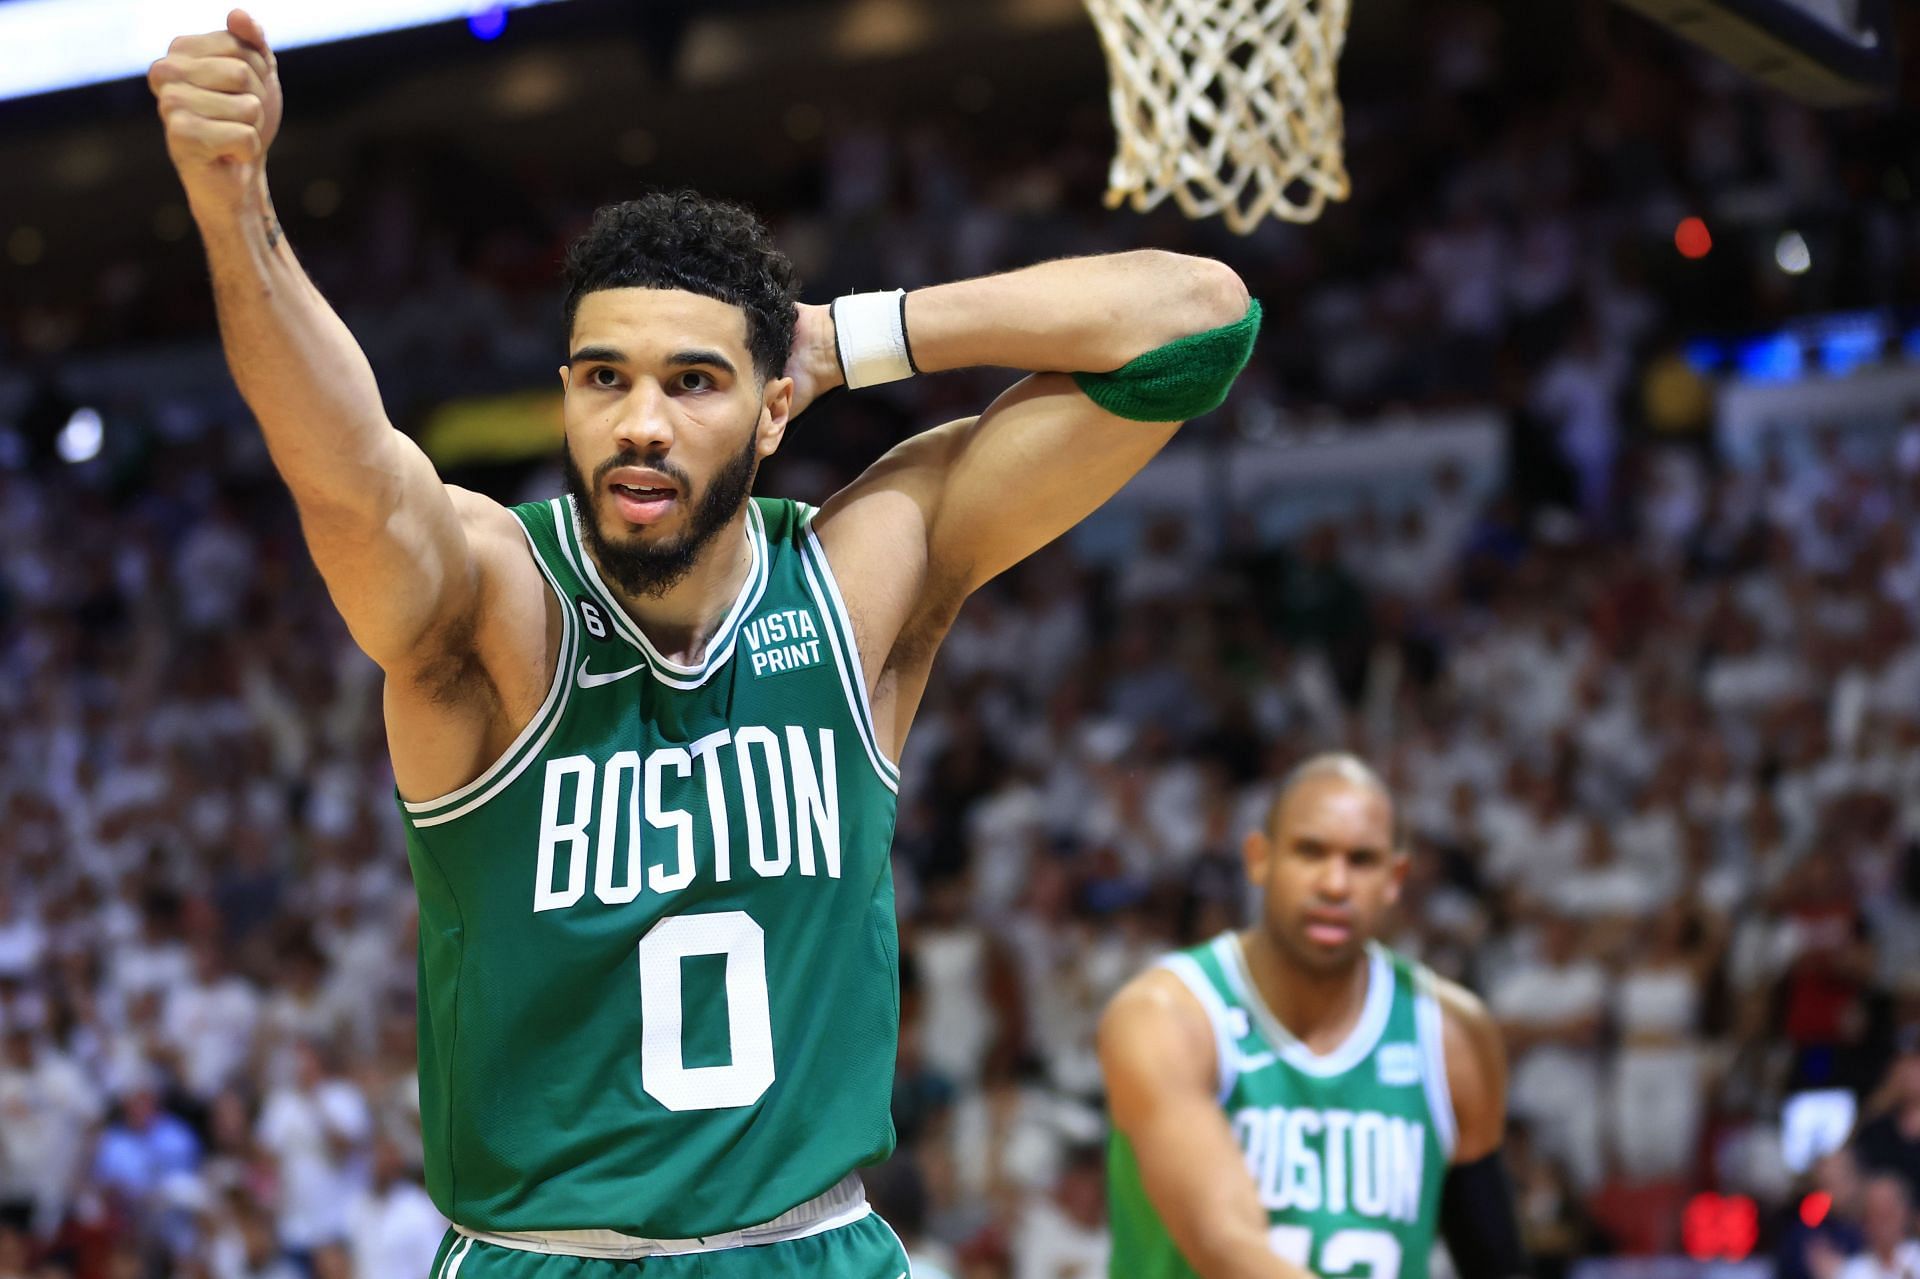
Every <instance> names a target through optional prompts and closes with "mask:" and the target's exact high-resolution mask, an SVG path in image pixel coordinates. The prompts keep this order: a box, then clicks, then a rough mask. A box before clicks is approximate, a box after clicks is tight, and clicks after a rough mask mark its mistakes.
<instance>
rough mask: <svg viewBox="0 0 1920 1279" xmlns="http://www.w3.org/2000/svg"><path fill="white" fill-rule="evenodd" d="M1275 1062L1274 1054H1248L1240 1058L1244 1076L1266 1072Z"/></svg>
mask: <svg viewBox="0 0 1920 1279" xmlns="http://www.w3.org/2000/svg"><path fill="white" fill-rule="evenodd" d="M1275 1060H1276V1058H1275V1057H1274V1055H1273V1054H1272V1053H1246V1054H1244V1055H1242V1056H1241V1058H1240V1073H1241V1074H1243V1075H1244V1074H1248V1073H1250V1072H1252V1071H1255V1070H1265V1069H1266V1068H1267V1067H1268V1066H1271V1065H1272V1064H1273V1063H1274V1061H1275Z"/></svg>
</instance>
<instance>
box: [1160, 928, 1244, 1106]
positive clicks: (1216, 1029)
mask: <svg viewBox="0 0 1920 1279" xmlns="http://www.w3.org/2000/svg"><path fill="white" fill-rule="evenodd" d="M1160 966H1161V967H1162V968H1164V969H1166V970H1167V971H1168V972H1170V973H1172V974H1173V975H1174V976H1175V977H1177V978H1179V979H1180V984H1181V985H1182V986H1185V987H1186V988H1187V989H1188V990H1190V991H1192V992H1193V997H1194V998H1195V999H1197V1000H1199V1001H1200V1006H1201V1007H1202V1008H1204V1009H1206V1011H1207V1021H1208V1022H1209V1023H1211V1024H1212V1026H1213V1054H1214V1059H1215V1062H1216V1069H1215V1074H1216V1075H1217V1077H1218V1079H1219V1081H1220V1096H1219V1101H1220V1104H1221V1105H1223V1106H1224V1105H1226V1104H1227V1097H1228V1096H1229V1095H1230V1094H1231V1093H1232V1092H1233V1086H1234V1085H1235V1084H1236V1083H1239V1082H1240V1045H1239V1044H1238V1043H1236V1042H1235V1041H1234V1038H1233V1035H1232V1033H1231V1032H1230V1030H1229V1028H1228V1023H1229V1022H1230V1021H1231V1020H1232V1018H1231V1017H1229V1016H1228V1012H1227V1001H1226V1000H1224V999H1222V998H1220V992H1219V991H1217V990H1215V989H1214V988H1213V983H1212V982H1211V981H1208V980H1207V974H1206V970H1205V969H1203V968H1201V967H1200V965H1199V964H1197V963H1195V962H1194V959H1193V956H1191V955H1181V954H1177V953H1176V954H1172V955H1168V956H1167V957H1166V958H1165V959H1162V960H1161V961H1160Z"/></svg>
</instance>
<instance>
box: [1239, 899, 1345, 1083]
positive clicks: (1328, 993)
mask: <svg viewBox="0 0 1920 1279" xmlns="http://www.w3.org/2000/svg"><path fill="white" fill-rule="evenodd" d="M1240 945H1241V949H1242V951H1243V952H1244V953H1245V954H1246V957H1247V971H1248V972H1249V973H1250V974H1251V975H1252V977H1253V985H1254V988H1255V989H1256V990H1257V991H1258V992H1259V994H1260V998H1261V999H1262V1000H1263V1001H1264V1002H1265V1003H1266V1005H1267V1009H1268V1011H1269V1012H1271V1013H1272V1014H1273V1016H1274V1020H1276V1021H1278V1022H1279V1023H1280V1024H1281V1025H1282V1026H1285V1027H1286V1028H1287V1030H1288V1031H1289V1032H1290V1033H1291V1034H1292V1035H1293V1037H1294V1038H1296V1039H1298V1040H1299V1041H1300V1042H1301V1043H1303V1044H1305V1045H1306V1046H1307V1047H1308V1048H1309V1049H1310V1050H1312V1051H1313V1052H1316V1053H1328V1052H1331V1051H1333V1049H1335V1048H1338V1047H1339V1046H1340V1045H1341V1043H1343V1042H1344V1041H1345V1040H1346V1038H1347V1036H1348V1035H1349V1034H1350V1033H1352V1031H1353V1028H1354V1026H1355V1025H1357V1024H1358V1023H1359V1021H1360V1012H1361V1010H1362V1009H1363V1008H1364V1007H1365V1006H1366V1002H1367V980H1368V973H1369V971H1370V970H1371V969H1372V965H1371V964H1370V963H1368V962H1367V956H1366V953H1365V952H1362V953H1361V954H1360V956H1359V957H1358V958H1357V959H1355V960H1354V962H1353V963H1352V964H1351V965H1350V966H1349V967H1347V968H1344V969H1340V970H1337V971H1334V972H1321V971H1318V970H1315V969H1311V968H1307V967H1305V966H1304V965H1302V964H1299V963H1297V962H1295V961H1294V960H1293V959H1291V958H1290V957H1289V956H1288V955H1287V953H1286V951H1285V950H1284V949H1283V948H1282V947H1279V946H1275V945H1274V944H1273V943H1272V942H1270V941H1268V940H1267V937H1266V935H1265V934H1264V933H1263V932H1261V930H1260V929H1258V928H1249V929H1247V930H1246V931H1245V932H1243V933H1241V934H1240Z"/></svg>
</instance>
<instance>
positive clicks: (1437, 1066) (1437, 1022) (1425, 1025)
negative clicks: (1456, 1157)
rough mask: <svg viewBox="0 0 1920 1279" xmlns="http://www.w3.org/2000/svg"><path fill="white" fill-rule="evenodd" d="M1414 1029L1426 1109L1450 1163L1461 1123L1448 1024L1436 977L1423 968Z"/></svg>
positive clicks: (1417, 977) (1417, 984)
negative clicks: (1456, 1108) (1455, 1103)
mask: <svg viewBox="0 0 1920 1279" xmlns="http://www.w3.org/2000/svg"><path fill="white" fill-rule="evenodd" d="M1413 1020H1414V1027H1415V1029H1416V1031H1417V1032H1418V1034H1419V1037H1420V1048H1421V1054H1420V1055H1421V1065H1422V1067H1423V1069H1422V1070H1421V1072H1420V1073H1421V1076H1422V1082H1423V1083H1424V1084H1425V1085H1426V1090H1427V1109H1428V1110H1429V1111H1431V1112H1433V1128H1434V1135H1435V1136H1437V1137H1438V1138H1439V1139H1440V1149H1441V1151H1442V1153H1444V1154H1445V1155H1446V1157H1447V1160H1448V1161H1449V1162H1451V1161H1452V1160H1453V1152H1454V1149H1455V1148H1456V1147H1457V1146H1458V1145H1459V1144H1460V1120H1459V1117H1458V1116H1456V1115H1455V1114H1454V1113H1453V1088H1452V1085H1450V1084H1449V1083H1448V1082H1447V1034H1446V1023H1445V1019H1444V1016H1443V1014H1442V1013H1441V1011H1440V1000H1439V997H1438V996H1437V995H1435V994H1434V990H1433V975H1432V974H1431V973H1429V972H1427V970H1426V969H1424V968H1416V969H1415V970H1414V996H1413Z"/></svg>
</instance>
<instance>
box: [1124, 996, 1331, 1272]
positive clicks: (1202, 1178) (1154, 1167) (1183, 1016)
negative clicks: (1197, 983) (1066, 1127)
mask: <svg viewBox="0 0 1920 1279" xmlns="http://www.w3.org/2000/svg"><path fill="white" fill-rule="evenodd" d="M1099 1048H1100V1066H1101V1070H1102V1071H1103V1072H1104V1073H1105V1075H1106V1080H1107V1105H1108V1108H1109V1109H1110V1110H1111V1112H1112V1116H1113V1126H1114V1128H1115V1129H1117V1130H1118V1132H1119V1133H1120V1135H1121V1136H1122V1137H1123V1138H1125V1140H1126V1141H1127V1143H1128V1145H1129V1146H1130V1147H1131V1148H1132V1152H1133V1158H1134V1161H1135V1163H1136V1164H1138V1166H1139V1169H1140V1180H1141V1182H1142V1184H1143V1186H1144V1188H1145V1190H1146V1194H1147V1198H1148V1200H1150V1201H1151V1202H1152V1204H1153V1207H1154V1211H1155V1212H1156V1213H1157V1214H1158V1215H1159V1218H1160V1220H1161V1221H1162V1222H1163V1223H1165V1225H1166V1228H1167V1233H1169V1234H1171V1235H1172V1236H1173V1241H1174V1243H1175V1244H1176V1245H1178V1246H1179V1249H1180V1252H1181V1255H1182V1256H1184V1257H1185V1258H1186V1259H1187V1264H1188V1265H1190V1266H1192V1267H1193V1268H1194V1270H1196V1271H1198V1272H1199V1273H1200V1275H1201V1276H1202V1279H1313V1277H1312V1275H1310V1274H1309V1273H1308V1272H1307V1271H1305V1270H1302V1269H1301V1268H1300V1267H1298V1266H1296V1265H1293V1264H1291V1263H1289V1262H1287V1261H1284V1260H1282V1259H1281V1258H1280V1257H1278V1256H1276V1255H1275V1254H1274V1251H1273V1247H1272V1245H1271V1243H1270V1242H1269V1240H1268V1238H1267V1210H1266V1209H1265V1208H1264V1207H1262V1206H1261V1203H1260V1195H1259V1192H1258V1191H1257V1190H1256V1189H1255V1188H1254V1184H1253V1177H1252V1176H1251V1175H1250V1174H1249V1173H1248V1172H1247V1165H1246V1161H1245V1160H1244V1159H1243V1158H1242V1157H1241V1154H1240V1147H1239V1146H1238V1145H1237V1144H1236V1143H1235V1142H1234V1139H1233V1131H1232V1129H1231V1128H1229V1127H1228V1125H1227V1118H1226V1114H1225V1113H1224V1112H1223V1111H1222V1110H1221V1109H1220V1099H1219V1097H1218V1095H1217V1091H1218V1079H1219V1074H1218V1065H1217V1063H1216V1062H1215V1060H1214V1057H1215V1053H1216V1052H1217V1050H1216V1048H1215V1047H1214V1040H1213V1031H1212V1028H1211V1027H1210V1026H1209V1024H1208V1022H1207V1015H1206V1013H1205V1011H1204V1010H1202V1009H1201V1008H1200V1006H1199V1005H1198V1004H1197V1003H1196V1002H1195V1001H1194V998H1193V996H1192V995H1190V994H1188V993H1187V991H1186V989H1185V988H1184V987H1183V986H1181V984H1180V981H1179V979H1178V978H1177V977H1175V976H1173V975H1172V974H1171V973H1168V972H1166V971H1164V970H1160V969H1154V970H1150V971H1148V972H1146V973H1144V974H1142V975H1141V976H1139V977H1136V978H1135V979H1134V980H1133V981H1132V982H1130V983H1128V984H1127V986H1126V987H1125V988H1124V989H1123V990H1121V992H1120V993H1119V994H1118V995H1116V996H1114V999H1113V1002H1112V1003H1111V1004H1110V1005H1108V1007H1107V1011H1106V1013H1105V1015H1103V1016H1102V1017H1101V1019H1100V1033H1099ZM1117 1229H1118V1223H1116V1230H1117ZM1118 1246H1120V1245H1119V1242H1118V1239H1117V1237H1116V1247H1118ZM1114 1261H1115V1270H1114V1273H1115V1274H1123V1273H1125V1265H1126V1262H1127V1258H1125V1257H1122V1256H1119V1255H1118V1254H1117V1253H1116V1256H1115V1258H1114Z"/></svg>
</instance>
